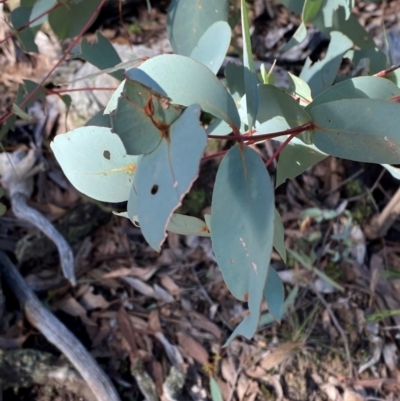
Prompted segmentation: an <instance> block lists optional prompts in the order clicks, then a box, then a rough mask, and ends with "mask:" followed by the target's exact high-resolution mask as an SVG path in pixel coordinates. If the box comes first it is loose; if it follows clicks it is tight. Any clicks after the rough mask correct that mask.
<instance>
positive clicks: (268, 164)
mask: <svg viewBox="0 0 400 401" xmlns="http://www.w3.org/2000/svg"><path fill="white" fill-rule="evenodd" d="M296 135H297V134H291V135H289V136H288V137H287V138H286V139H285V141H284V142H282V143H281V144H280V146H279V148H278V149H276V151H275V152H274V154H273V155H272V156H271V157H270V158H269V159H268V160H267V162H266V163H265V167H268V166H270V165H271V163H272V162H273V161H274V160H275V159H276V158H277V157H278V156H279V154H280V153H281V152H282V150H283V149H285V147H286V145H287V144H288V143H289V142H290V141H291V140H292V139H293V138H294V137H295V136H296Z"/></svg>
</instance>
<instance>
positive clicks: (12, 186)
mask: <svg viewBox="0 0 400 401" xmlns="http://www.w3.org/2000/svg"><path fill="white" fill-rule="evenodd" d="M40 169H41V166H40V164H38V163H37V154H36V152H35V151H34V150H33V149H30V150H29V151H28V152H24V151H23V150H18V149H17V150H16V151H14V152H12V153H6V152H3V153H1V154H0V183H1V185H2V187H3V188H4V190H5V191H6V194H7V196H8V197H9V198H10V200H11V207H12V210H13V212H14V214H15V216H16V217H18V218H19V219H21V220H25V221H27V222H29V223H31V224H32V225H33V226H35V227H37V228H38V229H39V230H41V231H42V232H43V233H44V234H45V235H46V236H47V237H49V238H50V239H51V240H52V241H53V242H54V243H55V244H56V246H57V248H58V251H59V254H60V262H61V268H62V271H63V274H64V276H65V277H66V278H67V279H68V280H69V281H70V283H71V284H72V285H75V283H76V280H75V271H74V256H73V253H72V250H71V247H70V246H69V244H68V242H67V241H66V240H65V239H64V237H63V236H62V235H61V234H60V233H59V232H58V231H57V230H56V229H55V228H54V226H53V225H52V224H51V223H50V221H48V220H47V219H46V218H45V217H44V216H43V215H42V214H41V213H39V212H38V211H37V210H35V209H33V208H31V207H29V206H28V205H27V199H29V198H30V196H31V195H32V191H33V179H32V177H33V176H34V175H35V174H36V173H37V172H39V171H40Z"/></svg>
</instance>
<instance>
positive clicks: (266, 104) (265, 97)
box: [256, 85, 311, 134]
mask: <svg viewBox="0 0 400 401" xmlns="http://www.w3.org/2000/svg"><path fill="white" fill-rule="evenodd" d="M258 90H259V96H260V107H259V110H258V114H257V123H256V130H257V132H258V133H260V134H268V133H271V132H276V131H284V130H286V129H289V128H294V127H298V126H299V125H302V124H305V123H306V122H309V121H311V117H310V116H309V115H308V114H307V113H306V112H305V111H304V109H303V108H302V107H301V106H300V105H299V104H298V103H297V102H296V100H294V99H293V98H292V97H291V96H290V95H288V93H287V92H286V91H285V90H283V89H279V88H277V87H276V86H273V85H259V86H258Z"/></svg>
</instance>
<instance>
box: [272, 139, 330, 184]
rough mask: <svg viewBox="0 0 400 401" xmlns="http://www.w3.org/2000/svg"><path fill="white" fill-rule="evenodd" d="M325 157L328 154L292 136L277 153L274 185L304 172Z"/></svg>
mask: <svg viewBox="0 0 400 401" xmlns="http://www.w3.org/2000/svg"><path fill="white" fill-rule="evenodd" d="M326 157H328V155H327V154H326V153H324V152H321V151H320V150H319V149H318V148H316V147H315V146H314V145H306V144H305V143H303V142H301V141H300V140H299V139H297V138H293V139H292V140H291V141H290V142H289V144H288V145H287V146H286V147H285V148H284V149H283V150H282V152H281V153H280V154H279V159H278V165H277V167H276V186H277V187H279V185H281V184H283V183H284V182H285V181H286V180H287V179H288V178H290V179H292V178H295V177H297V176H298V175H300V174H302V173H304V171H306V170H307V169H308V168H310V167H311V166H313V165H314V164H317V163H319V162H320V161H322V160H324V159H325V158H326Z"/></svg>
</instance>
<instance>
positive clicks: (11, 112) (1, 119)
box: [0, 0, 106, 124]
mask: <svg viewBox="0 0 400 401" xmlns="http://www.w3.org/2000/svg"><path fill="white" fill-rule="evenodd" d="M105 2H106V0H101V2H100V3H99V5H98V6H97V8H96V10H95V11H94V13H93V14H92V15H91V16H90V18H89V19H88V20H87V22H86V24H85V26H84V27H83V28H82V30H81V31H80V32H79V34H78V36H76V38H75V39H74V40H72V41H71V43H70V44H69V45H68V47H67V49H66V50H65V52H64V53H63V55H62V56H61V57H60V59H59V60H58V61H57V63H56V64H55V65H54V67H53V68H52V69H51V70H50V71H49V72H48V73H47V74H46V76H45V77H44V78H43V79H42V80H41V82H40V83H39V84H38V85H37V86H36V88H35V89H34V90H33V91H32V92H31V93H30V94H29V95H28V96H27V97H26V98H25V99H24V100H23V101H22V102H21V104H19V105H18V106H19V107H22V106H24V105H25V104H26V103H27V102H28V101H29V100H30V99H32V98H33V97H34V96H35V95H36V93H37V92H38V91H39V89H40V88H41V87H42V85H43V84H44V83H45V82H46V80H47V79H48V78H49V77H50V75H51V74H52V73H53V72H54V71H55V69H56V68H57V67H58V66H59V65H60V64H61V63H62V62H63V61H64V60H65V59H66V58H67V56H68V54H69V53H70V51H71V50H72V48H73V47H74V46H75V45H76V44H77V43H78V42H79V40H80V39H81V37H82V36H83V34H84V33H85V32H86V30H87V29H88V28H89V27H90V26H91V25H92V23H93V21H94V20H95V18H96V16H97V14H98V12H99V11H100V10H101V8H102V7H103V5H104V3H105ZM59 4H62V3H59ZM13 114H14V112H13V111H10V112H9V113H7V114H6V115H4V116H3V117H1V118H0V124H2V123H4V122H5V121H7V120H8V119H9V118H10V117H11V116H12V115H13Z"/></svg>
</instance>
